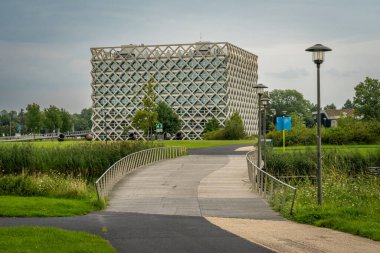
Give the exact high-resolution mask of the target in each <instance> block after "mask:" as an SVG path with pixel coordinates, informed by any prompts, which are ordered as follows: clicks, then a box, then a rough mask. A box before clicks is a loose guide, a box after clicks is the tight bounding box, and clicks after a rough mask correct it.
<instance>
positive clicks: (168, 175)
mask: <svg viewBox="0 0 380 253" xmlns="http://www.w3.org/2000/svg"><path fill="white" fill-rule="evenodd" d="M110 199H111V200H110V202H109V207H108V208H107V211H112V212H135V213H147V214H166V215H186V216H216V217H234V218H255V219H271V220H283V219H282V218H281V217H280V216H279V215H278V214H277V213H276V212H274V211H272V209H271V208H269V207H268V205H267V204H266V203H265V202H264V201H263V200H262V198H260V197H259V196H257V195H256V194H254V193H253V192H252V191H251V190H250V189H249V184H248V175H247V169H246V160H245V157H244V156H240V155H239V156H201V155H190V156H185V157H181V158H177V159H172V160H167V161H162V162H159V163H155V164H153V165H149V166H147V167H145V168H141V169H139V170H138V171H136V172H135V173H133V174H132V175H130V176H129V177H126V178H124V180H122V181H121V182H120V183H119V184H118V185H117V186H116V188H115V189H114V190H113V193H112V195H111V196H110Z"/></svg>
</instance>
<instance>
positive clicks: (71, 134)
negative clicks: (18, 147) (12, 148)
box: [0, 130, 91, 142]
mask: <svg viewBox="0 0 380 253" xmlns="http://www.w3.org/2000/svg"><path fill="white" fill-rule="evenodd" d="M90 133H91V131H90V130H84V131H74V132H60V133H47V134H28V135H20V136H5V137H0V142H2V141H3V142H12V141H27V140H43V139H50V138H57V137H58V136H59V135H60V134H63V135H64V136H65V137H76V136H85V135H86V134H90Z"/></svg>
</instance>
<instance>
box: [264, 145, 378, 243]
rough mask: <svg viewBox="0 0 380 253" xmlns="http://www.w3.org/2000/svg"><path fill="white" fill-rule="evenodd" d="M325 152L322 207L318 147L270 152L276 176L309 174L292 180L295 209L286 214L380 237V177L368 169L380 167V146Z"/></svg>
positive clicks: (301, 220)
mask: <svg viewBox="0 0 380 253" xmlns="http://www.w3.org/2000/svg"><path fill="white" fill-rule="evenodd" d="M323 154H324V156H323V180H322V182H323V197H324V198H323V206H322V207H319V206H318V205H317V183H316V180H315V175H316V152H315V150H314V149H313V150H310V149H306V150H304V151H294V152H284V153H282V152H272V153H269V154H268V169H269V170H271V173H273V174H275V175H276V176H279V177H281V176H306V178H303V179H298V180H294V179H293V180H291V181H290V184H291V185H294V186H296V187H297V197H296V202H295V206H294V212H293V215H289V214H288V213H286V212H283V215H284V216H286V217H287V218H289V219H292V220H295V221H298V222H301V223H307V224H312V225H316V226H321V227H328V228H333V229H337V230H340V231H344V232H348V233H352V234H355V235H360V236H364V237H368V238H371V239H374V240H380V179H379V178H377V177H375V176H373V175H370V173H369V170H368V167H372V166H380V149H377V150H376V151H374V152H369V153H365V154H363V153H362V152H360V151H354V150H350V152H347V150H343V151H342V150H325V151H324V153H323ZM310 177H313V178H314V179H309V178H310Z"/></svg>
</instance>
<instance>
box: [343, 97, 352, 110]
mask: <svg viewBox="0 0 380 253" xmlns="http://www.w3.org/2000/svg"><path fill="white" fill-rule="evenodd" d="M352 108H354V104H353V103H352V102H351V100H350V99H347V100H346V102H345V103H344V105H343V107H342V109H352Z"/></svg>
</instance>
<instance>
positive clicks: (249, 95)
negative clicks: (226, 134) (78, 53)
mask: <svg viewBox="0 0 380 253" xmlns="http://www.w3.org/2000/svg"><path fill="white" fill-rule="evenodd" d="M91 53H92V58H91V64H92V71H91V76H92V84H91V86H92V101H93V105H92V109H93V114H92V122H93V127H92V132H93V134H94V137H95V139H98V140H100V139H105V138H110V139H116V140H118V139H125V137H126V136H125V131H124V129H125V128H126V127H127V128H128V129H130V131H136V132H139V135H140V136H139V137H141V138H142V137H143V136H142V132H141V131H138V130H137V129H133V127H132V125H131V118H132V117H133V115H134V113H135V112H136V110H138V109H139V108H141V106H142V98H143V97H144V89H143V88H144V85H146V83H147V81H148V80H149V79H150V78H153V79H154V83H155V86H154V89H155V92H156V94H157V100H163V101H165V102H166V103H167V104H168V105H170V106H171V107H172V108H173V109H174V111H176V112H177V114H178V115H179V116H180V118H181V120H182V130H181V132H182V133H183V135H184V138H185V139H201V138H202V135H201V134H202V131H203V128H204V126H205V124H206V122H207V121H208V120H209V119H211V118H212V117H215V118H216V119H217V120H218V121H219V123H220V124H221V125H224V123H225V120H226V119H228V118H229V116H230V115H232V113H233V112H239V114H240V116H241V117H242V120H243V122H244V126H245V131H246V133H247V134H248V135H253V134H257V120H258V108H257V99H258V96H257V94H256V91H255V90H254V88H252V86H253V85H255V84H256V83H257V56H256V55H254V54H252V53H250V52H248V51H246V50H243V49H241V48H239V47H237V46H234V45H232V44H230V43H227V42H215V43H214V42H197V43H193V44H172V45H144V44H141V45H125V46H120V47H98V48H91Z"/></svg>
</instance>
